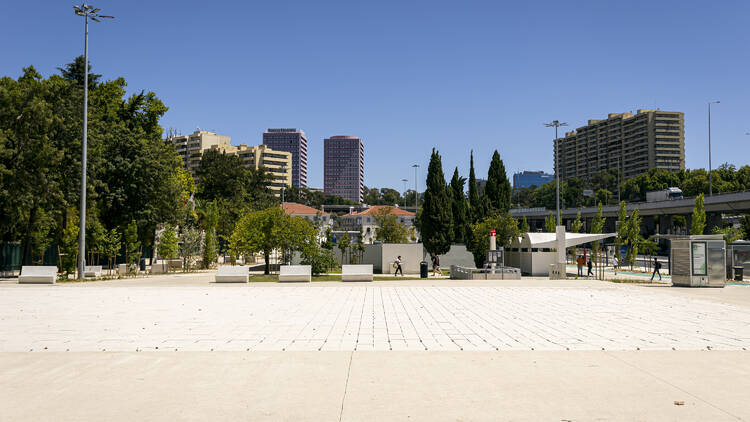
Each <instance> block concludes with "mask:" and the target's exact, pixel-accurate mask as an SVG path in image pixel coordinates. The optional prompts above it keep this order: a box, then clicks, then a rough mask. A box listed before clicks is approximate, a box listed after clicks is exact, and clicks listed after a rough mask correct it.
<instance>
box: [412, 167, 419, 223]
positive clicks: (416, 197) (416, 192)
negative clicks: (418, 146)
mask: <svg viewBox="0 0 750 422" xmlns="http://www.w3.org/2000/svg"><path fill="white" fill-rule="evenodd" d="M412 167H414V214H415V215H416V214H417V212H418V211H419V190H418V189H417V169H418V168H419V164H414V165H413V166H412Z"/></svg>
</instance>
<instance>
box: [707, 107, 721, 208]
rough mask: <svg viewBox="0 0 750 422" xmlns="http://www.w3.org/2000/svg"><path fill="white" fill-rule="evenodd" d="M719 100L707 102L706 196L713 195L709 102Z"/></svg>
mask: <svg viewBox="0 0 750 422" xmlns="http://www.w3.org/2000/svg"><path fill="white" fill-rule="evenodd" d="M720 102H721V101H709V102H708V196H713V195H714V189H713V177H711V104H719V103H720Z"/></svg>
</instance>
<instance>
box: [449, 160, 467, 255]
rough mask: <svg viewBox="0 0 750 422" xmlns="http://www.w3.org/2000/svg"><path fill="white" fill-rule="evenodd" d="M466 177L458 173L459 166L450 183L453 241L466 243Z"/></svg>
mask: <svg viewBox="0 0 750 422" xmlns="http://www.w3.org/2000/svg"><path fill="white" fill-rule="evenodd" d="M464 183H466V178H464V177H460V176H459V175H458V167H456V169H455V170H454V171H453V178H452V179H451V183H450V193H451V209H452V211H453V239H452V240H453V243H464V242H465V241H466V234H467V232H468V230H469V229H470V227H469V219H468V216H467V212H468V208H469V207H468V204H467V202H466V195H465V194H464Z"/></svg>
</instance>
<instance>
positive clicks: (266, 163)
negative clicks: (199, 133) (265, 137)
mask: <svg viewBox="0 0 750 422" xmlns="http://www.w3.org/2000/svg"><path fill="white" fill-rule="evenodd" d="M211 149H218V150H220V151H224V152H226V153H227V154H235V155H238V156H239V157H240V160H241V161H242V165H243V166H245V167H246V168H254V169H256V170H257V169H258V168H259V167H265V169H266V172H268V173H269V174H270V175H271V179H272V181H271V183H270V184H269V186H268V188H269V189H271V190H272V191H273V192H274V194H275V195H276V197H277V198H278V197H281V189H282V188H288V187H290V186H292V153H291V152H286V151H277V150H274V149H271V148H269V147H268V146H267V145H257V146H247V145H238V146H233V145H230V146H229V147H228V148H227V147H223V146H220V145H215V146H212V147H211Z"/></svg>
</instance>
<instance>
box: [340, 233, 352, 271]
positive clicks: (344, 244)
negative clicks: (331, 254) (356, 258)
mask: <svg viewBox="0 0 750 422" xmlns="http://www.w3.org/2000/svg"><path fill="white" fill-rule="evenodd" d="M337 246H338V247H339V250H340V251H341V263H342V264H344V263H346V261H347V253H348V252H349V246H351V239H350V238H349V234H348V233H344V235H343V236H341V237H340V238H339V242H338V245H337Z"/></svg>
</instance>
